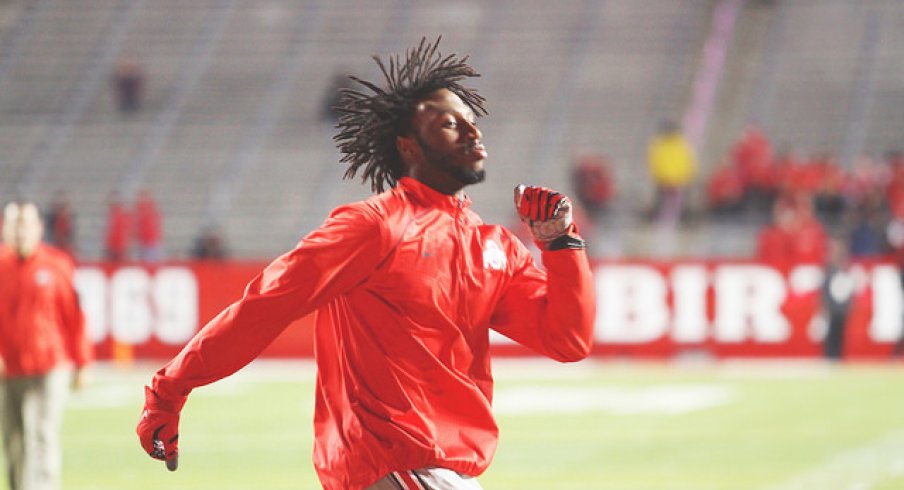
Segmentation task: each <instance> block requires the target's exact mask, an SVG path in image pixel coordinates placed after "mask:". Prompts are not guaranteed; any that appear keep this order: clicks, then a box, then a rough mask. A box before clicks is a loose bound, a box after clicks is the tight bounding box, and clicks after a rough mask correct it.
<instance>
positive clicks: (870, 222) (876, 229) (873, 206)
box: [849, 195, 888, 258]
mask: <svg viewBox="0 0 904 490" xmlns="http://www.w3.org/2000/svg"><path fill="white" fill-rule="evenodd" d="M880 198H881V196H878V195H877V196H874V197H873V198H870V199H868V200H867V201H865V202H863V203H861V205H860V206H859V207H858V208H857V209H855V210H854V212H853V214H852V216H851V224H850V234H849V240H850V253H851V257H854V258H858V257H873V256H876V255H881V254H883V253H885V252H887V251H888V247H887V240H886V237H885V229H884V224H883V219H882V214H881V211H880V207H881V201H880Z"/></svg>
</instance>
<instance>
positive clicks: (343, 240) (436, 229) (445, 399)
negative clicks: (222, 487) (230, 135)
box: [152, 178, 595, 490]
mask: <svg viewBox="0 0 904 490" xmlns="http://www.w3.org/2000/svg"><path fill="white" fill-rule="evenodd" d="M543 260H544V263H545V266H546V268H547V271H548V272H544V271H542V270H540V269H539V268H537V266H536V265H535V264H534V262H533V259H532V258H531V255H530V253H529V251H528V250H527V249H526V248H525V247H524V245H523V244H522V243H521V242H519V241H518V240H517V239H516V238H515V237H514V236H513V235H512V234H511V233H510V232H509V231H508V230H506V229H505V228H503V227H501V226H493V225H484V224H483V223H482V221H481V220H480V218H479V217H478V216H477V215H476V214H475V213H474V212H473V211H472V210H471V209H470V207H469V201H467V200H463V201H460V200H459V199H458V198H456V197H452V196H447V195H444V194H441V193H438V192H436V191H434V190H432V189H430V188H428V187H426V186H425V185H423V184H421V183H419V182H417V181H415V180H413V179H410V178H403V179H402V180H401V182H399V185H398V186H397V187H396V188H395V189H392V190H391V191H388V192H385V193H382V194H380V195H378V196H374V197H372V198H371V199H369V200H367V201H365V202H360V203H355V204H350V205H347V206H343V207H340V208H338V209H336V210H335V211H334V212H333V213H332V214H331V215H330V217H329V218H328V219H327V220H326V222H325V223H324V224H323V225H322V226H321V227H320V228H319V229H317V230H315V231H313V232H312V233H311V234H310V235H308V236H307V237H305V238H304V239H303V240H302V241H301V242H300V243H299V244H298V246H297V247H296V248H295V249H294V250H292V251H291V252H289V253H287V254H285V255H283V256H282V257H279V258H278V259H276V260H275V261H274V262H273V263H271V264H270V265H269V266H267V268H266V269H264V271H263V272H262V273H261V274H260V275H258V276H257V277H256V278H255V279H254V280H253V281H252V282H251V283H250V284H249V285H248V287H247V289H246V291H245V294H244V297H243V298H242V299H241V300H239V301H238V302H236V303H234V304H233V305H231V306H229V307H228V308H226V309H225V310H224V311H223V312H221V313H220V314H219V315H218V316H217V317H216V318H214V319H213V320H212V321H211V322H210V323H209V324H208V325H207V326H205V327H204V329H202V331H201V332H199V333H198V335H197V336H195V338H194V339H192V341H191V342H190V343H189V344H188V345H187V346H186V347H185V348H184V349H183V350H182V352H181V353H180V354H179V355H178V356H177V357H176V358H175V359H173V360H172V361H171V362H170V363H169V364H168V365H166V366H165V367H164V368H163V369H161V370H160V371H159V372H158V373H157V375H156V376H155V378H154V380H153V383H152V387H153V388H154V390H155V391H156V392H157V394H158V395H159V396H161V397H163V398H165V399H177V398H179V397H181V396H185V395H187V394H188V393H189V391H190V390H191V389H192V388H194V387H196V386H200V385H203V384H206V383H210V382H212V381H215V380H217V379H219V378H222V377H224V376H227V375H229V374H231V373H233V372H234V371H236V370H237V369H239V368H240V367H242V366H244V365H245V364H246V363H248V362H249V361H251V360H252V359H253V358H254V357H255V356H256V355H257V354H259V353H260V351H261V350H262V349H263V348H264V347H266V346H267V344H269V343H270V342H271V341H272V340H273V339H274V338H275V337H276V336H277V335H278V334H279V333H280V331H282V329H283V328H284V327H285V326H286V325H288V324H289V323H290V322H291V321H292V320H294V319H296V318H299V317H300V316H302V315H305V314H308V313H310V312H314V311H316V320H315V356H316V361H317V389H316V409H315V415H314V428H315V441H314V465H315V467H316V470H317V472H318V475H319V477H320V480H321V482H322V484H323V487H324V488H325V489H329V490H340V489H341V490H359V489H363V488H365V487H367V486H368V485H370V484H372V483H374V482H375V481H377V480H378V479H380V478H381V477H383V476H384V475H386V474H387V473H389V472H391V471H395V470H406V469H414V468H421V467H429V466H439V467H444V468H448V469H451V470H454V471H457V472H460V473H463V474H468V475H479V474H480V473H482V472H483V471H484V469H486V467H487V465H488V464H489V462H490V460H491V459H492V456H493V453H494V451H495V449H496V443H497V436H498V434H497V427H496V423H495V421H494V419H493V415H492V410H491V402H492V392H493V379H492V374H491V372H490V358H489V355H488V349H489V340H488V335H489V329H490V328H492V329H495V330H497V331H499V332H501V333H502V334H504V335H506V336H508V337H510V338H512V339H514V340H516V341H518V342H520V343H521V344H524V345H526V346H528V347H530V348H532V349H534V350H536V351H537V352H540V353H542V354H544V355H546V356H549V357H551V358H553V359H557V360H560V361H575V360H578V359H581V358H583V357H585V356H586V355H587V353H588V351H589V349H590V344H591V339H592V329H593V320H594V315H595V300H594V292H593V285H592V278H591V272H590V268H589V264H588V261H587V257H586V255H585V253H584V251H582V250H559V251H554V252H544V253H543Z"/></svg>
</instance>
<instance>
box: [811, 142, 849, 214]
mask: <svg viewBox="0 0 904 490" xmlns="http://www.w3.org/2000/svg"><path fill="white" fill-rule="evenodd" d="M810 167H811V173H812V175H813V180H814V184H815V185H814V192H815V197H814V199H815V206H816V212H817V213H818V214H819V216H820V217H822V218H823V219H825V220H827V221H830V222H832V223H836V222H837V221H838V219H839V218H841V215H842V213H843V212H844V210H845V207H846V206H845V199H844V194H843V190H844V185H845V181H846V180H847V175H846V174H845V172H844V170H842V169H841V166H840V165H839V164H838V161H837V160H836V159H835V157H834V156H833V155H832V154H830V153H824V154H822V155H818V156H816V157H815V158H813V159H812V160H811V161H810Z"/></svg>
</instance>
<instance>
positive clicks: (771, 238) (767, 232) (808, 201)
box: [757, 192, 827, 265]
mask: <svg viewBox="0 0 904 490" xmlns="http://www.w3.org/2000/svg"><path fill="white" fill-rule="evenodd" d="M826 240H827V235H826V232H825V229H824V228H823V226H822V224H821V223H820V222H819V220H817V219H816V217H815V216H814V215H813V205H812V198H811V196H810V195H809V194H807V193H806V192H798V193H796V194H793V195H790V196H785V197H783V198H782V199H779V200H777V201H776V202H775V204H774V205H773V222H772V223H770V224H769V225H767V226H765V227H764V228H763V229H762V230H761V231H760V234H759V236H758V238H757V257H758V258H759V259H761V260H764V261H767V262H771V263H778V264H781V265H791V264H798V263H811V264H821V263H823V262H824V261H825V257H826Z"/></svg>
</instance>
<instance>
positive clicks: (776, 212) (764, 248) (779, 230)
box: [756, 206, 794, 267]
mask: <svg viewBox="0 0 904 490" xmlns="http://www.w3.org/2000/svg"><path fill="white" fill-rule="evenodd" d="M772 216H773V218H772V222H771V223H769V224H768V225H766V226H764V227H763V228H762V229H761V230H760V232H759V234H758V235H757V248H756V257H757V258H758V259H759V260H762V261H764V262H768V263H770V264H775V265H778V266H780V267H784V266H787V265H790V263H791V261H792V257H791V240H792V235H793V227H794V210H793V209H791V208H788V207H785V206H775V207H774V208H773V211H772Z"/></svg>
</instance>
